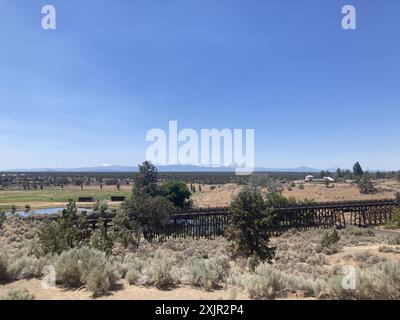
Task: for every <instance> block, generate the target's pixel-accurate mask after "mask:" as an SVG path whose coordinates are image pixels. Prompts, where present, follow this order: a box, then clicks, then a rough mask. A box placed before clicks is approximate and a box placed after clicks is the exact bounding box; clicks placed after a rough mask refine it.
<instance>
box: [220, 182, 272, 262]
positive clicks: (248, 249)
mask: <svg viewBox="0 0 400 320" xmlns="http://www.w3.org/2000/svg"><path fill="white" fill-rule="evenodd" d="M229 214H230V220H229V225H228V226H227V229H226V231H225V233H226V238H227V240H228V241H231V242H232V244H233V245H232V249H233V251H234V253H235V254H237V255H240V256H244V257H250V256H257V257H259V258H260V259H262V260H267V261H270V260H271V259H272V258H273V255H274V251H275V250H274V248H271V247H270V246H269V239H270V230H269V229H270V228H269V227H270V224H271V219H272V217H271V211H269V210H268V209H267V207H266V205H265V203H264V201H263V199H262V196H261V193H260V192H259V191H258V190H257V189H245V190H244V191H242V192H240V193H239V195H237V196H236V197H235V198H234V199H233V201H232V203H231V205H230V208H229Z"/></svg>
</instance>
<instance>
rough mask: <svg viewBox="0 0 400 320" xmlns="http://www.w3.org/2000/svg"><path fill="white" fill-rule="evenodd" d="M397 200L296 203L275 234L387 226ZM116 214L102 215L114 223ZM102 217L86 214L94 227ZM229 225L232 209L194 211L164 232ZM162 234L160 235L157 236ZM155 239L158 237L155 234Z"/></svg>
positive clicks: (206, 231)
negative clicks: (334, 228) (290, 230)
mask: <svg viewBox="0 0 400 320" xmlns="http://www.w3.org/2000/svg"><path fill="white" fill-rule="evenodd" d="M399 206H400V203H399V202H398V200H394V199H392V200H368V201H346V202H326V203H310V204H296V205H289V206H284V207H276V208H273V209H272V217H273V218H272V226H271V228H272V230H271V231H272V232H273V233H275V234H281V233H283V232H285V231H287V230H289V229H302V230H306V229H309V228H331V227H335V226H336V227H338V228H344V227H346V226H347V225H355V226H360V227H369V226H376V225H381V224H384V223H385V222H386V221H388V220H389V219H391V218H392V215H393V210H394V209H395V208H396V207H399ZM113 217H114V215H113V214H104V215H102V216H101V218H103V221H104V222H105V223H106V224H112V220H113ZM34 218H37V219H57V216H40V217H39V216H36V217H34ZM99 218H100V216H99V215H96V214H90V215H87V219H88V221H89V223H91V224H92V225H93V227H95V225H96V223H97V220H98V219H99ZM228 222H229V208H228V207H220V208H193V209H192V210H190V211H187V212H184V213H180V214H174V215H172V216H171V218H170V221H169V222H168V223H167V225H166V227H165V229H164V230H163V231H162V236H165V237H173V238H176V237H193V238H213V237H215V236H220V235H223V233H224V229H225V227H226V225H227V224H228ZM158 235H161V234H158ZM154 236H157V235H156V234H154Z"/></svg>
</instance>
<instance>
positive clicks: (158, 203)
mask: <svg viewBox="0 0 400 320" xmlns="http://www.w3.org/2000/svg"><path fill="white" fill-rule="evenodd" d="M124 210H125V212H126V213H127V214H128V215H129V216H130V217H131V218H132V219H133V221H134V222H135V223H136V225H137V226H138V228H140V229H141V231H142V232H143V236H144V238H145V239H147V240H152V239H153V236H154V234H160V233H163V232H164V231H165V228H166V225H167V223H168V222H169V219H170V215H171V214H173V213H175V212H176V208H175V207H174V205H173V204H172V203H171V202H170V201H169V200H167V199H166V198H164V197H160V196H158V197H154V198H153V197H152V196H151V195H149V194H147V193H144V192H143V191H142V192H140V191H134V192H133V194H132V197H131V199H129V200H128V201H126V202H125V203H124Z"/></svg>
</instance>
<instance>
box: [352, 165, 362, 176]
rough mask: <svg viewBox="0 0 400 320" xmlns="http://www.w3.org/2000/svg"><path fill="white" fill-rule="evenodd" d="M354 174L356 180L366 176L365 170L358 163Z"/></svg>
mask: <svg viewBox="0 0 400 320" xmlns="http://www.w3.org/2000/svg"><path fill="white" fill-rule="evenodd" d="M353 174H354V176H355V177H356V178H361V177H362V175H363V174H364V171H363V169H362V168H361V165H360V163H359V162H356V163H355V164H354V166H353Z"/></svg>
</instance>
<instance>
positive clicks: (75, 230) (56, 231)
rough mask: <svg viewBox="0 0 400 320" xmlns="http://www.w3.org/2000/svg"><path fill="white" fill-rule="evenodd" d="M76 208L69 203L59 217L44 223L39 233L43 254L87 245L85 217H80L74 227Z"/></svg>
mask: <svg viewBox="0 0 400 320" xmlns="http://www.w3.org/2000/svg"><path fill="white" fill-rule="evenodd" d="M76 213H77V208H76V205H75V202H73V201H70V202H69V203H68V205H67V208H66V209H64V210H63V211H62V215H61V217H60V218H59V219H58V220H57V221H54V222H49V223H46V224H45V225H44V226H43V227H42V228H41V230H40V231H39V240H40V243H41V246H42V249H43V251H44V253H45V254H47V253H58V254H60V253H61V252H62V251H64V250H68V249H71V248H75V247H78V246H81V245H84V244H86V243H87V241H88V239H89V237H90V234H91V231H90V228H89V224H88V222H87V219H86V217H85V216H80V217H79V219H78V220H77V225H76V226H75V218H76Z"/></svg>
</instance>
